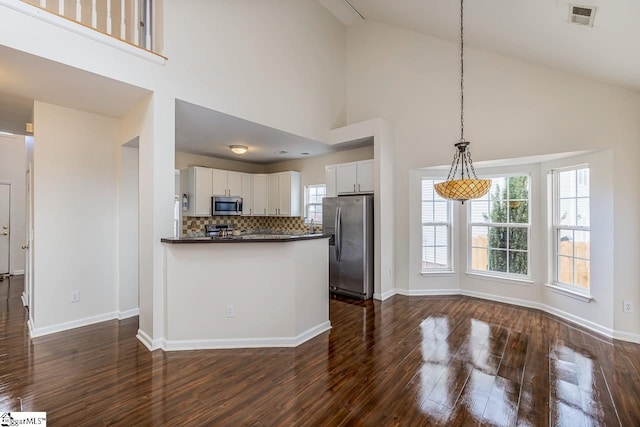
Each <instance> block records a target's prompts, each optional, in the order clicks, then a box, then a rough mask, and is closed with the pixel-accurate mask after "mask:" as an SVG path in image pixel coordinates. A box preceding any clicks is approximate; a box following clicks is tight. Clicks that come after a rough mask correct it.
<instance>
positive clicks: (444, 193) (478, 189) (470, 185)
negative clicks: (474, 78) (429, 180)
mask: <svg viewBox="0 0 640 427" xmlns="http://www.w3.org/2000/svg"><path fill="white" fill-rule="evenodd" d="M463 2H464V0H460V140H459V141H458V142H457V143H456V144H455V147H456V150H457V151H456V153H455V155H454V156H453V162H452V163H451V169H449V175H447V180H446V181H444V182H440V183H438V184H436V185H435V190H436V192H437V193H438V194H439V195H440V197H443V198H445V199H451V200H458V201H460V202H462V203H463V204H464V202H465V200H469V199H477V198H479V197H482V196H484V195H485V194H487V193H488V192H489V188H491V180H490V179H478V177H477V176H476V171H475V169H474V168H473V162H472V161H471V154H470V153H469V144H470V142H469V141H466V140H465V139H464V5H463ZM458 175H459V178H457V176H458Z"/></svg>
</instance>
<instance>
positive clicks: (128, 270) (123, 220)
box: [118, 146, 139, 317]
mask: <svg viewBox="0 0 640 427" xmlns="http://www.w3.org/2000/svg"><path fill="white" fill-rule="evenodd" d="M138 152H139V150H138V148H132V147H124V146H121V147H119V153H118V155H119V159H118V160H119V163H118V313H119V316H120V317H127V316H131V315H135V314H137V313H138V311H139V310H138V174H139V171H138V169H139V168H138V157H139V155H138V154H139V153H138Z"/></svg>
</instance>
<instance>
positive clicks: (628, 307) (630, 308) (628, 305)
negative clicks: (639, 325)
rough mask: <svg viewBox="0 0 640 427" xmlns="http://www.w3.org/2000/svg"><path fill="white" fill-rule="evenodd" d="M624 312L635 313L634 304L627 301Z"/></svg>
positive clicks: (623, 305)
mask: <svg viewBox="0 0 640 427" xmlns="http://www.w3.org/2000/svg"><path fill="white" fill-rule="evenodd" d="M622 310H624V312H625V313H633V303H632V302H631V301H625V302H624V303H623V304H622Z"/></svg>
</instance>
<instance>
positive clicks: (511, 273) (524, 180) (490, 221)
mask: <svg viewBox="0 0 640 427" xmlns="http://www.w3.org/2000/svg"><path fill="white" fill-rule="evenodd" d="M529 181H530V180H529V175H517V176H503V177H497V178H492V183H491V189H490V190H489V193H487V195H485V196H484V197H482V198H481V199H476V200H471V201H470V202H469V247H470V248H471V250H470V254H469V257H470V260H469V261H470V262H469V264H468V265H469V268H468V270H469V271H470V272H473V273H480V274H491V275H498V276H507V277H514V278H528V277H529V236H530V234H531V218H530V217H531V215H530V208H531V207H530V205H531V198H530V191H529Z"/></svg>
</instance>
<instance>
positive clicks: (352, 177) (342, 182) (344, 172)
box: [336, 163, 357, 194]
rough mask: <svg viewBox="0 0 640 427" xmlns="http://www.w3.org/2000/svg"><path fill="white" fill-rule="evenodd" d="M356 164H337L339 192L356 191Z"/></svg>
mask: <svg viewBox="0 0 640 427" xmlns="http://www.w3.org/2000/svg"><path fill="white" fill-rule="evenodd" d="M356 176H357V175H356V164H355V163H343V164H340V165H338V166H337V171H336V186H337V190H338V194H345V193H346V194H348V193H355V192H356V191H357V190H356V179H357V178H356Z"/></svg>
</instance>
